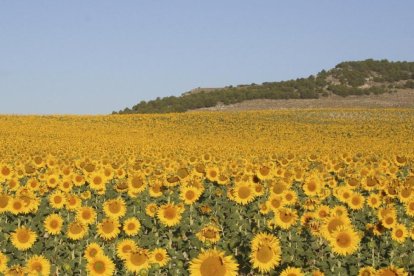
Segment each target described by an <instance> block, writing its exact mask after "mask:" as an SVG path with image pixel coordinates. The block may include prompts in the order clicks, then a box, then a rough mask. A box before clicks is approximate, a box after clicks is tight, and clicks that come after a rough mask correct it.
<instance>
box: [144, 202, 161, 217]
mask: <svg viewBox="0 0 414 276" xmlns="http://www.w3.org/2000/svg"><path fill="white" fill-rule="evenodd" d="M157 211H158V206H157V204H155V203H150V204H148V205H147V207H145V213H146V214H147V215H148V216H150V217H152V218H153V217H155V215H156V214H157Z"/></svg>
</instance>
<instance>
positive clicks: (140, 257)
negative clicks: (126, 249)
mask: <svg viewBox="0 0 414 276" xmlns="http://www.w3.org/2000/svg"><path fill="white" fill-rule="evenodd" d="M150 261H151V253H150V252H149V251H148V250H147V249H143V248H138V249H136V250H134V251H131V252H130V253H129V254H128V256H127V257H126V259H125V267H126V270H127V271H128V272H140V271H141V270H142V269H147V268H149V267H150V264H151V263H150Z"/></svg>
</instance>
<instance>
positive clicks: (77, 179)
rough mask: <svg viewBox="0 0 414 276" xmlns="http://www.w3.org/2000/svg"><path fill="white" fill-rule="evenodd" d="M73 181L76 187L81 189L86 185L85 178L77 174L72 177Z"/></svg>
mask: <svg viewBox="0 0 414 276" xmlns="http://www.w3.org/2000/svg"><path fill="white" fill-rule="evenodd" d="M72 181H73V184H74V185H75V186H77V187H80V186H82V185H84V184H85V177H83V175H80V174H75V175H73V176H72Z"/></svg>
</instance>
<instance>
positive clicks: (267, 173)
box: [256, 166, 274, 180]
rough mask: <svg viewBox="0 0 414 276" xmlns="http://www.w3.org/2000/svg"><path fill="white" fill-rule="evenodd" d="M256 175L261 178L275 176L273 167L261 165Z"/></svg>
mask: <svg viewBox="0 0 414 276" xmlns="http://www.w3.org/2000/svg"><path fill="white" fill-rule="evenodd" d="M256 175H257V177H258V178H260V179H261V180H266V179H271V178H272V177H273V176H274V174H273V172H272V168H271V167H270V166H261V167H260V168H259V169H258V170H257V172H256Z"/></svg>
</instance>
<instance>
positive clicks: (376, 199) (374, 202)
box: [367, 193, 381, 209]
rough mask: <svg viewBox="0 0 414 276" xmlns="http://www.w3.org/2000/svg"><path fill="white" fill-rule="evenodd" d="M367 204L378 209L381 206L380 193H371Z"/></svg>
mask: <svg viewBox="0 0 414 276" xmlns="http://www.w3.org/2000/svg"><path fill="white" fill-rule="evenodd" d="M367 204H368V206H369V207H371V208H373V209H377V208H379V207H380V206H381V197H380V195H379V194H375V193H371V194H370V195H369V196H368V198H367Z"/></svg>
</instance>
